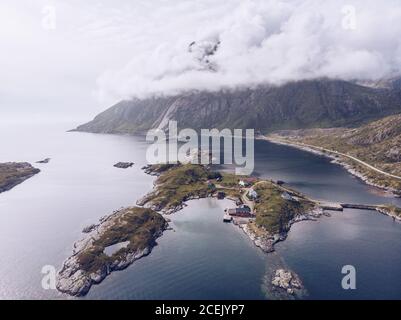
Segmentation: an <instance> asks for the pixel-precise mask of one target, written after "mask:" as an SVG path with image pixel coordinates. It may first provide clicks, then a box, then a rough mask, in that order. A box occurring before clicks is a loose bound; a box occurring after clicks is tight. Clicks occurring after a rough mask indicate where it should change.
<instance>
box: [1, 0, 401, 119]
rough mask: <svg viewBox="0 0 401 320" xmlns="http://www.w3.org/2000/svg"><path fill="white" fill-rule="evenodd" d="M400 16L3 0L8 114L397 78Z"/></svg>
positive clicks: (355, 4) (389, 9)
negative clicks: (190, 93) (304, 82)
mask: <svg viewBox="0 0 401 320" xmlns="http://www.w3.org/2000/svg"><path fill="white" fill-rule="evenodd" d="M400 21H401V1H400V0H385V1H377V0H348V1H342V0H326V1H321V0H319V1H318V0H316V1H315V0H304V1H301V0H282V1H279V0H253V1H250V0H249V1H247V0H229V1H228V0H145V1H140V0H135V1H132V0H86V1H82V0H81V1H79V0H68V1H65V0H64V1H62V0H43V1H42V0H32V1H29V0H19V1H13V0H1V3H0V58H1V59H0V70H1V71H0V116H2V117H3V116H5V115H6V114H10V113H19V114H21V115H25V116H31V115H32V114H36V115H37V116H41V115H43V114H45V115H70V116H71V117H75V116H77V117H78V116H79V117H82V118H90V117H92V116H93V115H95V114H96V113H97V112H99V111H101V110H103V109H105V108H107V107H109V106H110V105H111V104H113V103H114V102H117V101H118V100H120V99H123V98H129V97H132V96H137V97H146V96H149V95H153V94H158V95H159V94H174V93H177V92H180V91H183V90H192V89H204V90H218V89H220V88H237V87H242V86H254V85H258V84H262V83H272V84H281V83H284V82H286V81H291V80H299V79H310V78H316V77H322V76H327V77H333V78H342V79H356V78H358V79H380V78H383V77H390V76H395V75H398V74H400V69H401V23H400ZM193 41H195V42H196V43H195V44H194V45H192V46H191V48H189V45H190V44H191V43H192V42H193ZM217 43H219V45H218V48H217V51H216V52H215V54H214V55H212V56H210V57H208V58H207V60H208V61H206V59H202V57H203V54H204V52H206V51H208V50H210V49H211V48H213V46H214V45H215V44H217Z"/></svg>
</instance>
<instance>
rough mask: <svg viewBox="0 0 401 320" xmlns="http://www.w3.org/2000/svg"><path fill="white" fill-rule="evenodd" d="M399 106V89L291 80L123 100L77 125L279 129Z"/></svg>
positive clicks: (354, 118)
mask: <svg viewBox="0 0 401 320" xmlns="http://www.w3.org/2000/svg"><path fill="white" fill-rule="evenodd" d="M400 112H401V90H400V86H399V85H398V84H397V83H396V82H394V84H392V85H391V86H379V87H377V86H367V85H366V86H362V85H358V84H356V83H352V82H346V81H341V80H328V79H321V80H311V81H300V82H292V83H288V84H286V85H283V86H280V87H269V86H263V87H258V88H254V89H242V90H236V91H220V92H192V93H185V94H180V95H177V96H172V97H153V98H148V99H144V100H139V99H132V100H130V101H122V102H120V103H118V104H116V105H115V106H113V107H111V108H110V109H108V110H106V111H104V112H103V113H101V114H99V115H98V116H96V117H95V119H94V120H93V121H91V122H89V123H87V124H84V125H81V126H79V127H78V128H77V129H76V130H78V131H88V132H95V133H118V134H135V133H141V132H145V131H147V130H149V129H151V128H162V129H163V128H165V127H166V125H167V123H168V120H169V119H172V120H176V121H178V126H179V128H193V129H201V128H220V129H221V128H254V129H256V130H257V131H261V132H262V133H267V132H272V131H275V130H280V129H300V128H315V127H322V128H324V127H338V126H347V127H349V126H356V125H359V124H362V123H365V122H367V121H369V120H376V119H379V118H382V117H384V116H386V115H392V114H396V113H400Z"/></svg>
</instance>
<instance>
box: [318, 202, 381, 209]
mask: <svg viewBox="0 0 401 320" xmlns="http://www.w3.org/2000/svg"><path fill="white" fill-rule="evenodd" d="M316 203H317V204H318V205H319V206H320V207H321V208H322V209H323V210H330V211H344V209H359V210H371V211H378V210H379V209H380V207H381V206H380V205H369V204H355V203H336V202H328V201H316Z"/></svg>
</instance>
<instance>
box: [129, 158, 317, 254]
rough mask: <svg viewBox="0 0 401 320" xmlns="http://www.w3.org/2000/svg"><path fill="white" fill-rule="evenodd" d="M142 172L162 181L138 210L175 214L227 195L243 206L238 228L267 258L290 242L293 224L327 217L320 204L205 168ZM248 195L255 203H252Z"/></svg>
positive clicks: (273, 186)
mask: <svg viewBox="0 0 401 320" xmlns="http://www.w3.org/2000/svg"><path fill="white" fill-rule="evenodd" d="M144 170H145V172H147V173H149V174H152V175H156V176H158V177H157V179H156V181H155V186H154V190H153V191H152V192H150V193H149V194H147V195H145V196H144V197H143V198H142V199H140V200H138V201H137V205H139V206H145V207H148V208H151V209H153V210H155V211H159V212H162V213H163V214H172V213H174V212H177V211H179V210H181V209H182V208H183V207H184V206H185V205H186V202H187V201H189V200H193V199H200V198H206V197H216V198H218V196H219V195H220V194H224V195H225V197H226V198H228V199H230V200H232V201H233V205H234V206H237V205H238V206H239V209H240V210H238V213H236V212H235V210H236V209H234V212H232V216H233V221H234V223H235V224H236V225H238V226H239V227H240V228H241V229H242V230H243V231H244V232H245V233H246V234H247V235H248V236H249V237H250V239H251V240H252V241H253V242H254V243H255V245H256V246H258V247H259V248H261V249H262V250H263V251H265V252H272V251H273V250H274V244H275V243H277V242H278V241H282V240H284V239H285V238H286V236H287V232H288V231H289V230H290V227H291V225H292V224H293V223H295V222H298V221H302V220H314V219H316V218H317V217H320V216H321V215H322V214H323V207H322V206H321V205H320V203H319V202H317V201H314V200H312V199H308V198H307V197H306V196H305V195H303V194H301V193H300V192H297V191H295V190H292V189H289V188H286V187H284V186H282V185H279V184H278V183H277V182H274V181H271V180H261V179H258V178H249V177H245V176H236V175H234V174H231V173H227V172H218V171H214V170H212V169H211V166H207V165H194V164H175V165H171V164H169V165H166V164H156V165H149V166H147V167H145V168H144ZM250 194H252V195H256V197H255V198H254V199H252V196H250ZM241 208H243V209H244V213H241Z"/></svg>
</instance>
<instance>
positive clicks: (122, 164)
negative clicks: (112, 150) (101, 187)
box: [114, 162, 134, 169]
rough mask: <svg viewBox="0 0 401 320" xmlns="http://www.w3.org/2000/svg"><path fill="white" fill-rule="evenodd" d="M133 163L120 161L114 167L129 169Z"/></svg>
mask: <svg viewBox="0 0 401 320" xmlns="http://www.w3.org/2000/svg"><path fill="white" fill-rule="evenodd" d="M133 165H134V163H133V162H118V163H116V164H115V165H114V167H116V168H119V169H128V168H131V167H132V166H133Z"/></svg>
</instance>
